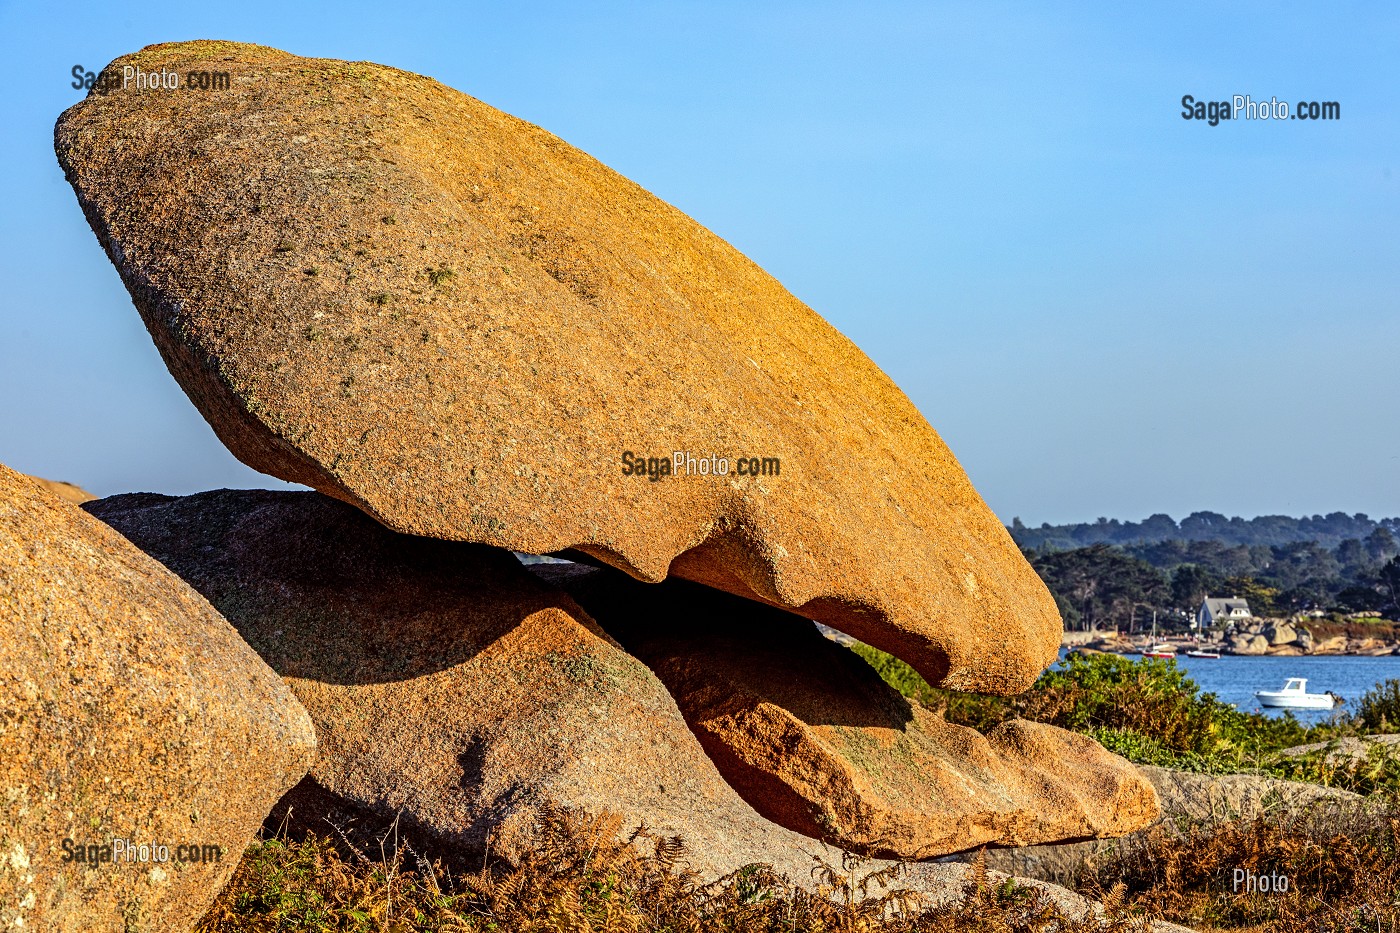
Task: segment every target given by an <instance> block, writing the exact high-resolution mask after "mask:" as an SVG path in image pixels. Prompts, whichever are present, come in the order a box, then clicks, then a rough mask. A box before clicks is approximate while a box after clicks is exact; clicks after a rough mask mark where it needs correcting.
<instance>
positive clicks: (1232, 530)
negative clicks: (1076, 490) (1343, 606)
mask: <svg viewBox="0 0 1400 933" xmlns="http://www.w3.org/2000/svg"><path fill="white" fill-rule="evenodd" d="M1377 529H1384V530H1386V531H1388V532H1389V533H1390V535H1391V536H1392V537H1400V518H1381V519H1372V518H1368V517H1367V516H1366V515H1365V514H1364V513H1361V512H1358V513H1357V514H1355V515H1347V514H1346V513H1345V512H1333V513H1331V514H1329V515H1313V516H1311V517H1308V516H1304V517H1302V518H1292V517H1290V516H1287V515H1260V516H1259V517H1258V518H1240V517H1238V516H1236V517H1234V518H1227V517H1226V516H1224V515H1221V514H1220V513H1219V512H1192V513H1191V514H1190V515H1188V516H1186V517H1185V518H1183V519H1182V520H1181V521H1180V522H1177V521H1176V520H1175V519H1173V518H1172V517H1171V516H1170V515H1165V514H1157V515H1152V516H1149V517H1148V518H1145V519H1143V520H1142V521H1140V522H1122V521H1119V520H1118V519H1116V518H1100V519H1099V520H1098V521H1096V522H1081V523H1078V524H1070V525H1051V524H1049V523H1048V522H1046V523H1044V524H1042V525H1041V526H1040V527H1039V528H1031V527H1029V526H1027V525H1025V524H1023V523H1022V522H1021V519H1020V518H1013V519H1012V520H1011V525H1010V529H1009V530H1010V531H1011V536H1012V537H1013V538H1014V539H1015V540H1016V543H1017V544H1018V545H1020V546H1021V547H1022V548H1028V549H1030V550H1035V551H1039V550H1045V549H1054V550H1060V551H1066V550H1070V549H1072V548H1078V547H1088V546H1089V545H1091V544H1118V545H1125V546H1126V545H1132V544H1159V543H1162V542H1167V541H1187V542H1189V541H1215V542H1219V543H1220V544H1227V545H1236V546H1238V545H1244V546H1246V547H1252V546H1255V545H1260V546H1269V547H1272V546H1275V545H1284V544H1304V543H1307V542H1312V543H1314V544H1317V545H1320V546H1321V547H1324V548H1336V547H1337V546H1339V545H1340V544H1341V543H1342V542H1344V541H1348V540H1356V541H1365V540H1366V538H1367V537H1369V536H1370V535H1371V534H1372V533H1373V532H1375V531H1376V530H1377Z"/></svg>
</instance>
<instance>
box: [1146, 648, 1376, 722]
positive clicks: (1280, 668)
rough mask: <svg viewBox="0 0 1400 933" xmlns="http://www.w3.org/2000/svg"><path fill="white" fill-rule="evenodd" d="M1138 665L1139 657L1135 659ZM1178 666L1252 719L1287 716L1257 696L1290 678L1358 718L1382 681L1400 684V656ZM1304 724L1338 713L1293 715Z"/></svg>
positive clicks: (1229, 659)
mask: <svg viewBox="0 0 1400 933" xmlns="http://www.w3.org/2000/svg"><path fill="white" fill-rule="evenodd" d="M1129 657H1130V658H1131V659H1133V660H1137V658H1136V656H1134V655H1129ZM1176 665H1177V666H1178V667H1180V668H1181V669H1182V670H1184V671H1186V675H1187V676H1188V677H1190V678H1191V679H1192V680H1193V681H1195V682H1196V685H1197V686H1198V687H1200V688H1201V691H1202V692H1204V693H1213V694H1215V695H1216V696H1217V697H1219V698H1220V699H1221V700H1222V701H1224V702H1226V703H1233V704H1235V706H1237V707H1238V708H1240V709H1242V710H1245V711H1246V712H1251V713H1263V714H1265V715H1267V716H1282V715H1283V713H1284V710H1281V709H1271V708H1269V707H1265V706H1260V705H1259V701H1258V700H1256V699H1255V698H1254V692H1255V691H1256V690H1281V689H1283V685H1284V682H1285V681H1287V680H1288V678H1290V677H1306V678H1307V679H1308V692H1309V693H1325V692H1326V691H1328V690H1331V691H1332V692H1333V693H1335V694H1337V695H1338V696H1340V697H1342V698H1343V699H1344V700H1346V703H1345V704H1343V705H1342V706H1338V707H1334V709H1335V710H1340V711H1341V712H1343V713H1354V712H1356V707H1357V702H1358V701H1359V700H1360V699H1361V695H1362V694H1363V693H1365V692H1366V691H1367V690H1370V689H1371V688H1372V687H1374V686H1375V685H1376V684H1378V683H1380V682H1381V681H1384V680H1388V679H1391V678H1400V655H1387V656H1385V657H1380V658H1370V657H1353V656H1349V655H1311V656H1305V657H1296V658H1285V657H1277V658H1275V657H1269V656H1267V655H1265V656H1263V657H1248V656H1243V655H1223V656H1222V657H1221V658H1220V659H1219V660H1213V659H1210V658H1188V657H1186V656H1185V655H1184V654H1181V655H1178V656H1177V659H1176ZM1291 712H1292V713H1293V715H1294V716H1296V717H1297V718H1298V720H1299V721H1300V722H1303V723H1307V724H1314V723H1320V722H1326V721H1327V720H1328V719H1329V718H1330V717H1331V716H1332V714H1333V710H1325V709H1324V710H1313V709H1295V710H1291Z"/></svg>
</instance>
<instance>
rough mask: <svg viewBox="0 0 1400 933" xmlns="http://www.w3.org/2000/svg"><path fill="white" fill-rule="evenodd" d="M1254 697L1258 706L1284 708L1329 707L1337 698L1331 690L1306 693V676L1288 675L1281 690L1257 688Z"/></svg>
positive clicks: (1333, 704) (1334, 703)
mask: <svg viewBox="0 0 1400 933" xmlns="http://www.w3.org/2000/svg"><path fill="white" fill-rule="evenodd" d="M1254 698H1255V699H1256V700H1258V701H1259V705H1260V706H1272V707H1276V708H1284V709H1331V708H1332V707H1333V706H1335V705H1336V703H1337V700H1338V699H1339V698H1338V697H1337V695H1336V694H1334V693H1332V692H1330V691H1329V692H1327V693H1308V679H1307V678H1306V677H1290V678H1288V682H1287V683H1285V684H1284V685H1283V689H1282V690H1259V691H1257V692H1255V694H1254Z"/></svg>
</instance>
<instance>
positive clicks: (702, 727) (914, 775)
mask: <svg viewBox="0 0 1400 933" xmlns="http://www.w3.org/2000/svg"><path fill="white" fill-rule="evenodd" d="M532 569H533V570H534V571H535V572H536V573H537V574H539V575H540V576H542V577H543V578H545V579H549V580H551V581H552V582H554V583H555V584H556V585H560V586H563V587H564V588H566V589H567V590H568V591H569V593H570V594H572V595H573V596H574V597H575V598H576V599H577V600H578V601H579V603H580V605H582V606H583V607H584V609H585V610H586V611H587V612H588V613H589V614H590V615H591V616H592V617H593V618H594V619H595V620H597V621H598V623H599V624H600V625H601V626H603V628H604V629H605V630H606V631H607V632H608V633H609V634H610V635H612V636H613V637H615V638H616V639H617V640H618V641H619V642H620V643H621V644H622V645H623V646H624V647H625V648H627V650H628V651H630V652H632V653H633V654H635V655H636V656H637V657H639V658H641V659H642V660H643V661H645V662H646V663H647V664H648V665H649V666H650V667H651V668H652V670H654V671H655V672H656V674H657V676H658V677H660V678H661V681H662V683H664V684H666V686H667V687H668V688H670V690H671V693H672V695H673V696H674V697H675V698H676V702H677V704H678V705H679V706H680V708H681V712H682V713H683V714H684V715H685V717H686V721H687V722H688V723H689V724H690V726H691V728H692V729H693V730H694V731H695V734H696V735H697V736H698V737H699V739H700V743H701V744H702V745H703V746H704V747H705V750H706V751H707V752H709V753H710V757H711V759H713V760H714V762H715V764H716V765H717V766H718V767H719V769H720V772H721V773H722V774H723V775H724V776H725V777H726V778H727V779H728V780H729V782H730V783H731V784H732V785H733V786H734V787H735V788H737V789H738V790H739V792H740V793H741V794H743V795H744V798H745V799H746V800H748V801H749V803H751V804H752V805H753V807H754V809H756V810H758V812H759V813H762V814H763V815H764V816H767V817H768V818H770V819H772V820H774V821H775V822H778V823H780V824H782V825H783V826H786V827H788V828H789V829H793V830H796V831H798V832H801V833H804V834H806V835H810V836H814V837H817V838H820V839H822V840H824V841H827V842H830V843H832V844H834V845H837V846H840V847H841V848H844V849H850V850H853V851H857V852H861V853H864V854H868V855H876V856H891V857H900V858H929V857H932V856H941V855H946V854H949V853H953V852H957V851H961V850H964V849H969V848H973V847H976V846H981V845H1006V846H1016V845H1028V844H1034V843H1048V842H1059V841H1068V840H1075V839H1086V838H1097V837H1104V836H1116V835H1122V834H1124V833H1127V832H1131V831H1133V830H1135V829H1139V828H1141V827H1142V826H1144V825H1146V824H1147V823H1149V822H1150V821H1151V820H1152V819H1154V818H1155V817H1156V815H1157V798H1156V794H1155V793H1154V791H1153V789H1152V785H1151V784H1150V783H1149V782H1148V781H1147V779H1146V778H1145V777H1143V775H1142V774H1141V773H1140V772H1139V771H1138V769H1137V768H1135V767H1134V766H1133V765H1132V764H1130V763H1129V762H1127V761H1126V760H1124V759H1122V758H1119V757H1118V756H1116V755H1113V754H1111V753H1109V752H1108V751H1106V750H1105V749H1104V748H1103V747H1102V746H1101V745H1099V744H1098V743H1097V742H1095V741H1094V740H1093V739H1090V738H1088V737H1087V736H1083V735H1078V734H1076V733H1072V732H1068V731H1066V730H1063V729H1058V728H1055V727H1053V726H1048V725H1045V724H1043V723H1035V722H1027V721H1023V720H1012V721H1010V722H1006V723H1002V724H1001V725H999V726H997V727H996V728H994V729H992V730H991V731H990V732H988V733H987V734H986V735H982V734H980V733H978V732H977V731H976V730H974V729H969V728H967V727H964V726H957V725H953V724H950V723H948V722H946V721H944V719H943V718H942V716H940V715H938V714H937V713H934V712H931V711H930V710H927V709H925V708H924V707H922V706H921V705H919V704H918V703H911V702H910V701H909V700H907V699H906V698H904V697H902V696H900V695H899V693H897V692H896V691H895V690H893V689H892V688H891V687H889V686H888V685H887V684H886V683H885V682H884V681H883V680H881V679H880V677H879V675H878V674H876V672H875V670H874V669H873V668H871V667H870V665H869V664H867V663H866V662H865V661H864V660H863V659H862V658H861V657H860V656H859V655H857V654H855V653H854V652H853V651H851V650H850V649H848V648H846V647H843V646H841V645H839V644H836V643H835V642H833V641H831V640H830V639H827V638H825V637H823V636H822V635H821V634H820V633H819V632H818V631H817V629H816V627H815V626H813V625H812V623H810V622H805V621H803V620H801V619H797V618H795V617H793V616H791V615H789V614H788V613H785V612H780V611H777V610H774V609H771V608H769V607H766V606H759V605H757V604H755V603H752V602H749V601H747V600H743V599H737V598H735V597H733V596H729V595H728V594H724V593H719V592H716V591H713V590H708V589H706V588H704V587H699V586H695V585H694V584H688V583H685V582H681V581H672V582H668V583H665V584H661V585H655V586H649V585H646V584H641V583H637V582H636V581H634V580H632V579H630V578H628V577H626V576H624V575H622V574H619V573H617V572H615V571H612V570H607V569H588V568H576V567H575V568H569V567H559V566H557V565H556V566H548V565H546V566H542V567H535V568H532Z"/></svg>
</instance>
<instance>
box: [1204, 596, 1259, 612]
mask: <svg viewBox="0 0 1400 933" xmlns="http://www.w3.org/2000/svg"><path fill="white" fill-rule="evenodd" d="M1205 607H1206V609H1207V610H1208V611H1209V612H1210V614H1211V615H1213V616H1215V615H1220V614H1221V613H1222V612H1223V613H1229V612H1231V611H1232V610H1235V609H1243V610H1244V611H1245V612H1249V600H1247V599H1240V598H1239V597H1234V598H1228V599H1227V598H1223V597H1210V596H1207V597H1206V600H1205Z"/></svg>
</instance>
